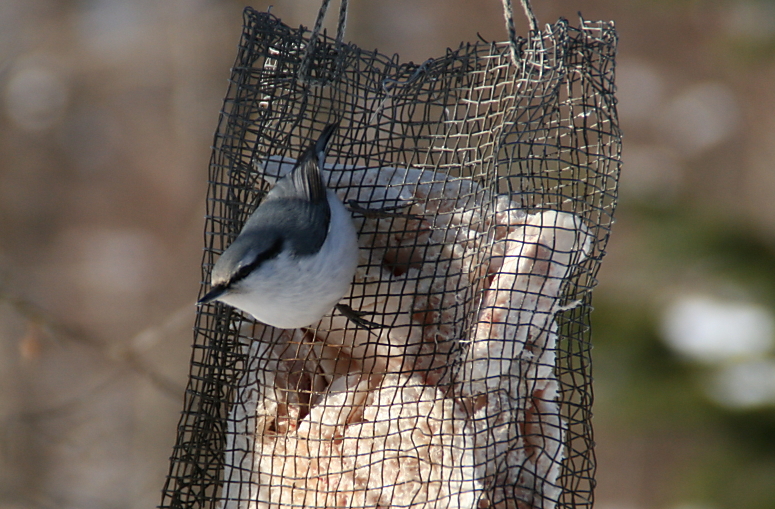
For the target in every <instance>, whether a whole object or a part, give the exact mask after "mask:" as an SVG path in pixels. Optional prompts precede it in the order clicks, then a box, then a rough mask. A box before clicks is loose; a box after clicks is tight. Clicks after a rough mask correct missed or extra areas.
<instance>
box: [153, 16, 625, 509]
mask: <svg viewBox="0 0 775 509" xmlns="http://www.w3.org/2000/svg"><path fill="white" fill-rule="evenodd" d="M326 3H327V2H326ZM324 7H325V5H324ZM341 12H342V16H340V24H339V29H340V30H339V33H338V35H337V37H336V38H335V39H333V38H329V37H327V36H326V35H325V34H324V33H322V32H320V30H319V27H320V19H322V16H323V13H324V9H322V10H321V16H320V17H319V22H318V24H317V26H316V27H315V29H314V30H313V31H311V32H310V31H308V30H306V29H304V28H299V29H292V28H290V27H288V26H286V25H284V24H283V23H282V22H281V21H280V20H279V19H278V18H276V17H275V16H273V15H271V14H269V13H261V12H256V11H254V10H252V9H250V8H247V9H246V10H245V12H244V22H245V24H244V30H243V35H242V40H241V43H240V47H239V52H238V56H237V60H236V63H235V64H234V68H233V69H232V75H231V81H230V86H229V90H228V93H227V95H226V98H225V101H224V106H223V110H222V112H221V116H220V120H219V124H218V129H217V132H216V135H215V145H214V150H213V155H212V158H211V162H210V187H209V193H208V209H207V218H206V223H205V253H204V260H203V273H202V276H203V283H202V293H204V292H205V291H206V290H207V288H208V282H209V280H210V277H209V274H210V270H211V268H212V266H213V264H214V262H215V260H216V259H217V257H218V255H219V254H220V253H221V252H223V250H224V249H225V248H226V247H227V246H228V245H229V244H230V242H231V241H233V240H234V238H235V237H236V236H237V234H238V233H239V232H240V230H241V227H242V225H243V224H244V222H245V220H246V219H247V218H248V217H249V216H250V214H251V213H252V211H253V210H255V207H256V206H257V205H258V203H260V201H261V199H262V197H263V196H264V195H265V194H266V191H267V190H268V189H270V188H271V185H272V184H273V183H274V182H275V181H276V180H277V178H278V177H279V176H281V175H283V174H285V173H287V172H288V171H289V170H290V169H291V168H292V167H293V165H294V163H295V158H296V157H298V156H299V150H300V149H301V148H302V147H305V146H307V145H308V143H309V142H310V141H312V140H315V139H316V138H317V136H318V134H319V132H320V131H321V129H322V128H323V126H324V125H325V124H327V123H329V122H331V121H334V120H339V121H340V127H339V129H338V131H337V133H336V134H335V135H334V137H333V138H332V140H331V142H330V144H329V150H328V157H327V159H326V165H325V168H324V171H323V173H324V178H325V179H326V181H327V182H328V186H329V188H331V189H334V190H335V192H336V193H337V194H338V195H339V197H340V198H341V199H342V200H343V201H344V202H345V203H348V202H349V201H350V200H355V202H357V203H358V204H360V205H362V206H363V207H364V208H367V209H379V208H385V207H396V206H398V207H401V208H402V212H407V214H405V215H400V214H392V215H391V214H386V215H384V216H372V215H369V214H366V215H360V214H357V213H355V214H354V215H353V219H354V221H355V224H356V228H357V229H358V232H359V244H360V248H361V249H360V263H359V268H358V271H357V274H356V277H355V279H354V281H353V284H352V287H351V293H350V294H349V295H347V296H346V297H345V299H344V301H343V302H345V303H347V304H348V305H350V306H351V307H352V308H353V309H355V310H357V311H359V312H361V313H364V314H365V316H366V318H367V319H368V320H369V321H372V322H376V323H378V324H381V326H380V327H378V328H376V329H371V330H365V329H363V328H359V327H357V326H356V325H355V324H353V323H352V322H349V321H348V320H347V319H345V318H344V317H343V316H341V315H339V314H338V313H336V312H332V314H330V315H327V316H325V317H324V318H323V319H322V320H321V321H320V322H319V323H317V324H315V325H313V326H311V327H309V328H306V329H296V330H280V329H274V328H272V327H269V326H266V325H263V324H261V323H259V322H255V321H253V320H252V319H251V318H250V317H249V316H247V315H244V314H242V313H240V312H239V311H237V310H235V309H233V308H230V307H228V306H224V305H222V304H213V305H207V306H203V307H202V308H200V312H199V313H198V315H197V318H196V324H195V343H194V351H193V355H192V361H191V373H190V379H189V384H188V390H187V392H186V398H185V406H184V409H183V414H182V417H181V421H180V424H179V427H178V437H177V442H176V445H175V448H174V451H173V455H172V458H171V467H170V471H169V475H168V478H167V481H166V485H165V487H164V490H163V498H162V502H161V506H160V507H163V508H183V507H186V508H189V507H196V508H200V507H207V508H230V509H231V508H235V509H236V508H256V509H258V508H270V507H271V508H280V507H315V508H317V507H320V508H323V507H325V508H334V507H335V508H355V507H378V508H392V507H396V508H397V507H412V508H439V509H440V508H487V507H493V508H520V509H521V508H555V507H558V508H559V507H563V508H570V507H573V508H579V507H591V506H592V499H593V497H592V495H593V487H594V455H593V450H592V428H591V424H590V418H591V404H592V386H591V373H590V369H591V359H590V348H591V345H590V326H589V314H590V310H591V307H590V303H591V293H592V289H593V287H594V286H595V284H596V279H595V277H596V274H597V271H598V269H599V266H600V262H601V259H602V257H603V254H604V252H605V245H606V242H607V239H608V235H609V232H610V226H611V223H612V218H613V213H614V208H615V205H616V189H617V178H618V172H619V169H620V164H621V163H620V150H621V136H620V132H619V129H618V123H617V117H616V106H615V105H616V101H615V98H614V74H613V73H614V55H615V49H616V40H617V39H616V33H615V31H614V27H613V24H612V23H607V22H589V21H585V20H583V19H582V20H581V22H580V27H579V28H573V27H571V26H569V24H568V22H566V21H565V20H560V21H559V22H557V23H556V24H554V25H549V26H547V27H546V28H545V29H544V30H543V31H539V30H537V29H536V27H535V22H534V18H531V26H532V27H533V30H531V32H530V35H529V38H527V39H521V38H516V37H513V23H508V26H509V31H510V32H511V34H512V37H511V40H510V41H509V42H506V43H486V42H483V41H480V42H478V43H476V44H464V45H461V46H460V48H458V49H456V50H448V51H447V54H446V55H444V56H443V57H441V58H437V59H431V60H428V61H426V62H424V63H422V64H421V65H415V64H413V63H408V64H402V63H400V62H399V59H398V56H395V57H393V58H390V57H386V56H384V55H381V54H379V53H377V52H371V51H364V50H361V49H359V48H357V47H356V46H354V45H351V44H343V43H342V40H341V36H342V33H343V30H344V19H345V16H344V14H345V13H346V3H344V5H343V6H342V11H341ZM507 14H509V13H508V10H507ZM509 20H510V17H508V16H507V21H509Z"/></svg>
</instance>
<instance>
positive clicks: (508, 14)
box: [299, 0, 538, 82]
mask: <svg viewBox="0 0 775 509" xmlns="http://www.w3.org/2000/svg"><path fill="white" fill-rule="evenodd" d="M347 2H348V0H340V3H339V21H338V23H337V26H336V52H337V54H338V53H339V52H340V49H341V48H342V39H344V32H345V29H346V28H347ZM501 2H502V3H503V17H504V18H505V20H506V31H507V32H508V34H509V44H510V45H511V59H512V60H513V61H514V65H517V63H518V62H519V55H518V54H517V30H516V28H514V8H513V5H512V0H501ZM519 2H520V4H522V10H524V11H525V16H527V21H528V23H529V24H530V32H533V33H534V32H538V20H537V19H536V17H535V14H533V8H532V7H531V5H530V0H519ZM330 3H331V0H323V2H322V3H321V5H320V10H319V11H318V17H317V19H316V20H315V26H314V27H313V29H312V34H311V35H310V37H309V44H307V47H306V49H305V50H304V56H303V57H302V60H301V66H300V67H299V78H300V79H301V81H304V82H306V81H307V78H308V76H307V74H308V73H309V66H310V64H311V62H312V55H313V54H314V53H315V47H316V46H317V42H318V37H319V36H320V29H321V27H322V26H323V20H324V19H325V17H326V12H327V11H328V4H330Z"/></svg>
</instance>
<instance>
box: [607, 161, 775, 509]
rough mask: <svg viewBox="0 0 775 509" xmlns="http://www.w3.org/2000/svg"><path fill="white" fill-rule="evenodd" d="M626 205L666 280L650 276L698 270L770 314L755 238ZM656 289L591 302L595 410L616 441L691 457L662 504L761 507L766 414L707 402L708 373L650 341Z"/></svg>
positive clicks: (766, 501)
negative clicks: (635, 441)
mask: <svg viewBox="0 0 775 509" xmlns="http://www.w3.org/2000/svg"><path fill="white" fill-rule="evenodd" d="M625 170H626V168H625ZM629 205H630V206H629V207H626V206H625V207H623V208H622V209H623V210H624V211H625V214H626V217H627V220H628V221H637V223H638V226H639V228H640V234H641V235H642V236H643V237H644V238H645V244H646V245H648V246H650V247H651V248H652V250H653V251H652V252H651V253H649V256H650V257H654V258H657V259H659V260H661V262H662V265H661V270H664V271H665V272H666V273H667V274H653V276H654V277H657V278H660V279H662V278H664V279H666V280H670V279H671V278H674V280H676V279H680V278H681V277H683V276H684V275H685V274H687V273H689V272H692V271H694V270H696V268H697V267H698V266H699V267H700V269H699V270H700V272H701V273H704V274H711V275H712V276H711V277H712V279H716V280H722V281H725V282H727V283H731V284H732V285H734V286H735V287H739V288H744V289H745V291H746V292H747V293H749V294H752V295H754V296H755V298H756V300H757V301H759V302H761V303H763V304H765V305H767V306H768V307H770V308H773V309H775V247H774V246H773V245H771V244H769V243H768V242H767V241H766V240H764V239H763V238H762V236H761V234H760V232H757V231H755V230H754V229H753V228H752V227H750V226H749V225H747V224H745V223H744V222H742V221H739V220H738V221H736V220H735V218H733V217H730V216H729V215H724V214H723V211H721V210H700V209H698V208H696V207H689V206H675V207H671V208H652V207H648V206H644V205H633V204H629ZM622 209H620V210H622ZM615 230H616V228H614V235H615ZM633 270H643V269H638V268H633ZM705 282H706V283H707V281H705ZM665 290H666V291H665V294H664V295H654V296H651V301H649V297H648V296H639V297H640V298H639V299H635V300H621V299H613V298H608V296H607V295H606V294H605V293H599V294H598V295H596V297H595V301H594V305H595V311H594V313H593V315H592V321H593V331H594V339H593V345H594V350H593V358H594V361H595V369H594V375H595V384H596V393H597V396H598V397H597V401H596V406H595V413H596V415H599V417H600V419H602V420H604V421H606V424H607V425H608V426H611V425H613V426H616V428H617V430H618V432H619V433H621V434H623V435H625V436H633V437H638V436H641V437H643V436H645V437H650V438H648V440H650V441H654V442H658V441H659V440H660V439H663V440H664V439H667V440H668V441H670V440H675V441H676V443H675V444H674V446H675V449H676V450H686V449H687V448H688V450H689V451H692V454H693V456H692V459H691V461H690V462H689V463H690V464H689V465H686V468H684V469H676V470H674V471H673V472H674V475H677V477H675V478H674V479H673V480H672V481H671V482H670V483H668V485H667V487H666V489H668V490H669V491H670V493H669V494H666V495H664V496H665V497H666V498H667V499H669V500H674V501H680V500H691V501H696V502H701V503H705V504H707V507H709V508H714V509H715V508H719V509H720V508H729V509H733V508H735V509H770V508H772V507H773V504H774V503H775V482H773V479H775V440H773V437H775V408H772V407H763V408H754V409H745V410H740V409H730V408H726V407H723V406H721V405H719V404H717V403H714V402H712V401H711V400H709V398H708V397H707V395H706V392H705V391H704V387H703V385H704V384H705V383H707V380H708V377H707V374H708V370H709V369H710V368H709V367H708V366H704V365H699V364H697V363H693V362H690V361H688V360H685V359H682V358H680V357H679V356H678V355H677V354H675V353H674V352H672V351H671V350H670V349H669V348H668V347H667V346H666V345H665V343H664V342H662V341H661V339H660V334H659V319H660V317H659V315H658V313H659V311H660V306H661V305H662V304H664V302H662V300H663V299H664V298H665V297H666V296H667V289H665ZM656 437H660V438H656ZM670 437H672V439H671V438H670ZM678 442H681V445H680V447H679V445H678ZM668 507H670V506H668ZM703 507H704V506H703Z"/></svg>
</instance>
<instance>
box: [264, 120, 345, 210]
mask: <svg viewBox="0 0 775 509" xmlns="http://www.w3.org/2000/svg"><path fill="white" fill-rule="evenodd" d="M337 126H338V124H336V123H334V124H329V125H327V126H326V127H325V128H324V129H323V132H321V133H320V137H319V138H318V140H317V141H316V142H315V143H313V144H311V145H310V146H309V147H307V149H306V150H305V151H304V152H303V153H302V155H301V157H299V162H298V163H297V164H296V167H295V168H294V169H293V171H291V173H290V174H289V175H288V176H287V177H285V178H282V179H280V180H279V181H278V182H277V184H275V186H274V188H272V190H271V191H270V192H269V194H268V195H267V199H274V198H297V199H301V200H306V201H309V202H311V203H325V202H326V185H325V183H324V182H323V176H322V175H321V174H320V170H321V167H322V165H323V161H324V159H325V157H326V146H327V145H328V140H330V139H331V136H332V135H333V134H334V131H336V128H337Z"/></svg>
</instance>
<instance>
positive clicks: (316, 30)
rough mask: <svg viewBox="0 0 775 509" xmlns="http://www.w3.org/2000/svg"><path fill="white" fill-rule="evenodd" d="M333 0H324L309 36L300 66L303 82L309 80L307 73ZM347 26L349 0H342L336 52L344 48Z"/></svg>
mask: <svg viewBox="0 0 775 509" xmlns="http://www.w3.org/2000/svg"><path fill="white" fill-rule="evenodd" d="M329 3H331V0H323V2H322V3H321V5H320V10H319V11H318V17H317V19H316V20H315V26H314V27H313V28H312V34H310V36H309V44H307V48H306V49H305V50H304V56H303V57H302V59H301V65H300V66H299V79H300V80H301V81H302V82H306V81H307V78H308V76H307V74H308V73H309V66H310V63H311V62H312V55H313V54H314V53H315V47H316V46H317V42H318V37H319V36H320V28H321V27H322V26H323V19H324V18H325V17H326V11H328V4H329ZM346 28H347V0H340V2H339V21H338V22H337V25H336V52H337V54H339V53H340V51H339V50H340V49H341V48H342V39H344V32H345V29H346Z"/></svg>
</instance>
